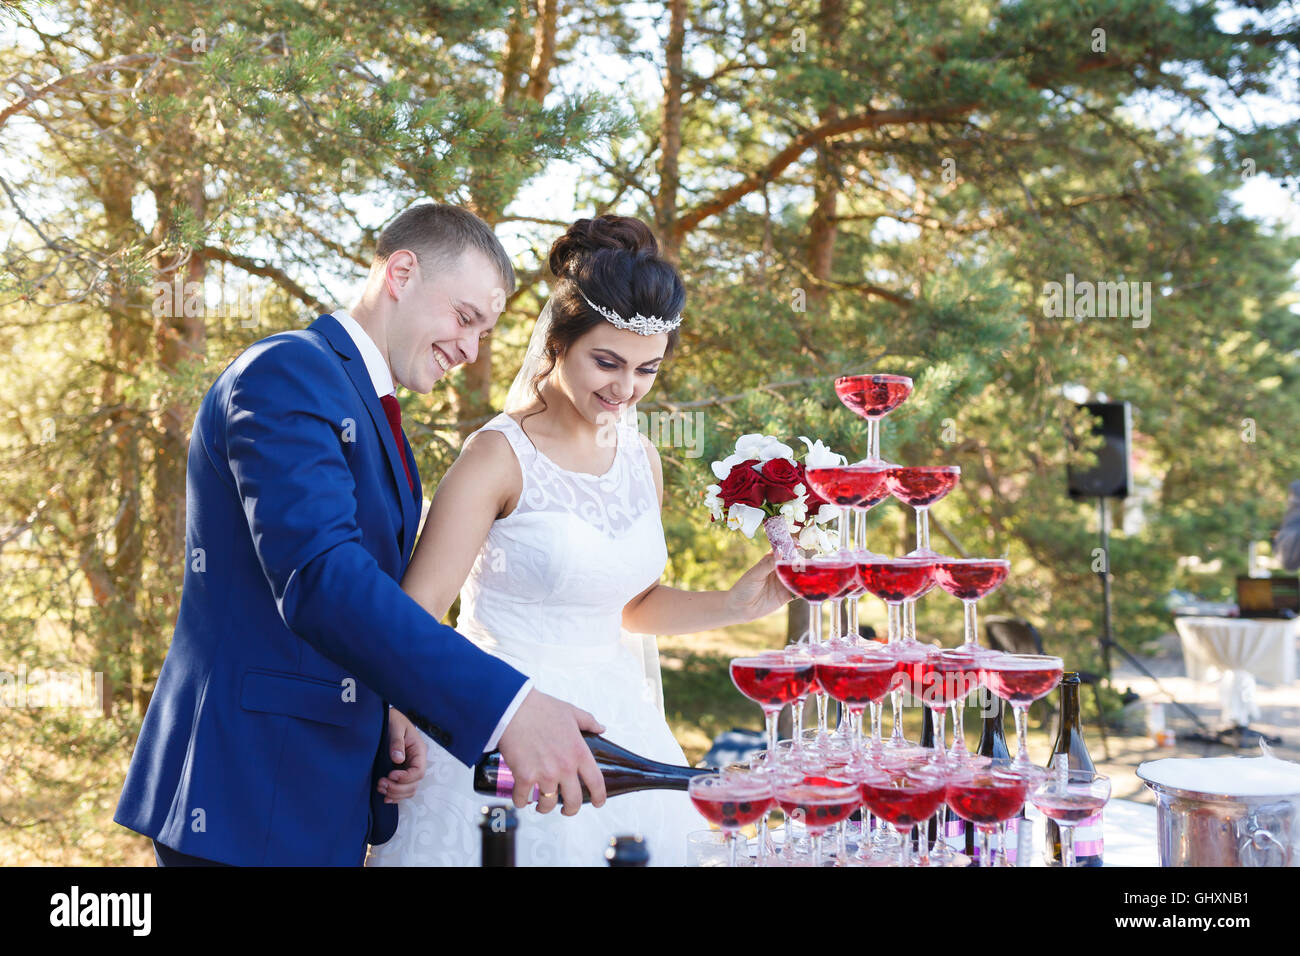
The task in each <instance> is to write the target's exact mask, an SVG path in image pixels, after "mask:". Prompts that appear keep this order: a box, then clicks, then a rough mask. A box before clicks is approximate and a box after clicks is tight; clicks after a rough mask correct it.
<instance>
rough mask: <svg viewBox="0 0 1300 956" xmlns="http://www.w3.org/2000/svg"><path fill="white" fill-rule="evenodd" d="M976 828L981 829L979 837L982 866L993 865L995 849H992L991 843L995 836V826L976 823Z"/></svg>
mask: <svg viewBox="0 0 1300 956" xmlns="http://www.w3.org/2000/svg"><path fill="white" fill-rule="evenodd" d="M976 829H978V830H979V837H980V839H979V852H980V866H992V865H993V851H992V849H991V844H992V838H993V827H992V826H991V825H990V824H987V823H978V824H976Z"/></svg>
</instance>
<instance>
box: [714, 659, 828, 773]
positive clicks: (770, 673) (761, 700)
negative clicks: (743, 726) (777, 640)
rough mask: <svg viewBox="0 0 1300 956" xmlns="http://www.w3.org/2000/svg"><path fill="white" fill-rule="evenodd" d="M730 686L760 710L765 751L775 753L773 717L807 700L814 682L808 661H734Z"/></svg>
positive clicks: (811, 666)
mask: <svg viewBox="0 0 1300 956" xmlns="http://www.w3.org/2000/svg"><path fill="white" fill-rule="evenodd" d="M731 682H732V683H733V684H735V685H736V689H737V690H738V691H740V692H741V693H742V694H744V695H745V696H746V697H748V698H749V699H750V700H752V701H753V702H754V703H756V704H758V706H759V707H761V708H763V718H764V720H765V721H766V723H767V750H768V753H772V754H775V753H776V717H777V714H779V713H780V712H781V708H782V707H784V706H785V705H786V704H788V703H791V702H792V701H794V700H795V699H796V698H798V697H800V696H806V695H807V694H808V689H809V688H810V687H811V686H812V682H813V662H812V660H811V659H806V660H798V659H794V660H792V659H789V658H788V657H786V656H785V655H782V656H781V657H776V656H775V655H766V656H760V657H737V658H734V659H733V660H732V661H731Z"/></svg>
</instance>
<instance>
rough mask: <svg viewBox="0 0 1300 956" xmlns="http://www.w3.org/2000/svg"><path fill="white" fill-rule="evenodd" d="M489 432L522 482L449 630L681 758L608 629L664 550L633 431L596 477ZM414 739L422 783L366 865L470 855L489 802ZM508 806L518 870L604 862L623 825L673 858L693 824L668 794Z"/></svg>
mask: <svg viewBox="0 0 1300 956" xmlns="http://www.w3.org/2000/svg"><path fill="white" fill-rule="evenodd" d="M489 430H491V431H499V432H501V433H502V434H503V435H505V437H506V439H507V440H508V441H509V442H510V446H511V448H513V449H514V452H515V455H516V456H517V457H518V459H519V466H520V470H521V471H522V473H523V490H522V492H521V494H520V496H519V503H518V504H517V505H516V507H515V510H514V511H513V512H511V513H510V514H509V515H507V516H506V517H504V518H501V519H498V520H497V521H495V522H494V523H493V524H492V527H491V529H490V530H489V532H488V536H487V539H486V541H485V542H484V544H483V548H482V550H481V551H480V552H479V554H478V557H477V559H476V560H475V562H474V567H473V568H472V569H471V571H470V573H469V577H468V579H467V580H466V581H465V586H464V588H462V590H461V592H460V619H459V621H458V622H457V625H456V628H457V630H458V631H460V633H461V634H463V635H464V636H465V637H467V638H468V639H469V640H471V641H473V642H474V643H475V644H477V645H478V646H479V647H481V648H483V649H484V650H485V651H487V652H488V653H490V654H494V655H496V656H497V657H500V658H502V659H503V660H505V661H507V662H508V663H510V664H511V665H512V666H514V667H515V668H517V669H518V670H520V671H522V672H523V673H525V674H527V675H528V676H529V677H531V678H532V679H533V682H534V686H535V687H536V688H537V689H538V690H540V691H542V692H544V693H547V694H550V695H552V696H554V697H558V698H560V699H561V700H566V701H568V702H569V703H572V704H574V705H575V706H578V707H581V708H583V709H584V710H587V711H589V712H590V713H592V714H593V715H595V717H596V719H597V720H599V721H600V722H601V723H602V724H604V726H605V734H604V736H605V737H606V738H607V739H609V740H611V741H613V742H614V743H616V744H619V745H620V746H623V747H626V748H627V749H629V750H631V751H633V752H634V753H638V754H641V755H642V756H644V757H647V758H649V759H651V760H657V761H662V762H665V763H673V764H684V763H685V762H686V760H685V757H684V755H683V754H682V749H681V747H680V746H678V744H677V741H676V740H675V739H674V738H673V735H672V731H671V730H670V729H669V727H668V724H667V722H666V721H665V719H664V715H663V710H662V708H663V704H662V700H661V696H660V694H661V692H660V690H659V685H658V675H657V673H655V674H647V655H645V654H643V651H642V644H641V641H642V638H641V637H640V636H639V635H631V634H627V633H626V632H625V631H623V629H622V620H621V619H622V612H623V608H624V607H625V606H626V605H627V603H628V601H630V600H631V599H632V598H633V597H635V596H636V595H637V594H639V593H641V592H642V591H644V590H645V589H646V588H647V587H649V586H650V585H651V584H653V583H654V582H655V581H657V580H658V579H659V577H660V575H661V574H662V572H663V569H664V566H665V565H666V564H667V560H668V552H667V549H666V547H665V545H664V534H663V526H662V524H661V523H660V516H659V501H658V495H657V493H656V491H655V485H654V478H653V476H652V474H651V471H650V465H649V461H648V460H647V457H646V451H645V448H644V446H643V445H642V443H641V441H640V438H639V436H638V434H637V431H636V429H635V428H634V427H631V426H629V425H626V424H621V425H619V426H618V448H617V451H616V453H615V456H614V463H613V465H611V466H610V469H609V470H608V471H607V472H606V473H605V474H603V475H589V474H584V473H580V472H572V471H566V470H565V469H563V468H560V467H559V466H557V465H556V464H555V463H554V462H552V461H551V460H550V459H548V458H547V457H546V456H545V455H543V454H542V453H541V452H540V451H538V449H537V448H536V447H535V446H534V445H533V443H532V441H531V440H530V439H529V438H528V436H527V435H526V434H525V433H524V431H523V429H522V428H521V427H520V426H519V424H518V423H517V422H516V421H515V420H514V419H513V418H511V417H510V416H509V415H507V414H505V413H502V414H500V415H498V416H496V418H494V419H492V421H490V422H488V423H487V424H486V425H484V426H483V428H481V429H480V430H479V431H489ZM477 434H478V432H475V433H474V435H477ZM473 438H474V436H470V439H469V440H472V439H473ZM651 666H654V665H651ZM424 742H425V745H426V746H427V747H428V751H429V766H428V770H427V771H426V773H425V776H424V779H423V780H422V781H421V782H420V784H419V789H418V791H417V792H416V794H415V795H414V796H413V797H410V798H409V799H406V800H402V801H401V802H400V803H399V804H398V812H399V822H398V826H397V833H396V834H395V835H394V836H393V838H392V839H391V840H389V841H388V842H387V843H384V844H382V845H380V846H375V847H372V848H371V850H370V855H369V857H368V859H367V860H366V865H367V866H477V865H478V864H479V857H480V839H481V837H480V832H479V829H478V822H479V819H480V813H479V810H480V808H481V807H482V806H483V805H484V804H486V803H489V802H494V798H492V797H487V796H484V795H482V794H477V793H475V792H474V791H473V789H472V787H471V777H472V774H471V770H470V769H469V768H467V767H465V766H463V765H462V764H460V763H459V762H457V761H456V760H455V759H454V758H453V757H451V756H450V755H449V754H448V753H447V752H446V751H445V750H443V749H442V748H441V747H439V746H438V745H437V744H436V743H434V742H433V741H432V740H431V739H429V738H428V737H425V738H424ZM497 802H500V801H497ZM518 813H519V829H518V830H517V831H516V837H515V859H516V863H517V865H519V866H587V865H590V866H596V865H604V850H605V847H606V846H608V845H609V839H610V837H612V836H617V835H621V834H630V833H640V834H641V835H643V836H644V837H645V840H646V844H647V847H648V849H649V851H650V861H651V865H652V866H655V865H659V866H680V865H683V864H684V862H685V858H686V835H687V833H689V832H690V831H692V830H699V829H704V828H705V827H707V824H706V823H705V822H704V820H703V819H702V818H701V817H700V816H699V815H698V814H697V813H696V811H695V809H694V808H693V806H692V805H691V802H690V799H689V797H688V796H687V795H686V794H685V793H683V792H679V791H653V790H652V791H642V792H638V793H630V794H624V795H621V796H616V797H610V798H608V800H607V801H606V803H605V806H604V807H602V808H600V809H597V808H595V807H592V806H591V805H590V804H586V805H584V806H583V807H582V809H581V810H580V811H579V812H578V814H577V815H576V816H572V817H566V816H563V815H561V814H560V812H559V809H558V808H557V809H555V810H553V811H551V812H550V813H547V814H539V813H538V812H537V811H536V810H535V809H533V807H532V806H529V807H526V808H524V809H523V810H520V811H518Z"/></svg>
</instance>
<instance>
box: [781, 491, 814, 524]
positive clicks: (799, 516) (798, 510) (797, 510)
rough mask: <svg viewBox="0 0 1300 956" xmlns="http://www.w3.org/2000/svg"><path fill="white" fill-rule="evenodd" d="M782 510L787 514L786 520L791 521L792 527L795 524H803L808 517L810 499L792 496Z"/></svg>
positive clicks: (783, 513)
mask: <svg viewBox="0 0 1300 956" xmlns="http://www.w3.org/2000/svg"><path fill="white" fill-rule="evenodd" d="M780 512H781V514H782V515H784V516H785V519H786V521H789V522H791V523H792V524H791V528H792V529H793V525H794V524H803V522H804V519H805V518H807V517H808V500H807V499H806V498H791V499H790V500H789V501H787V502H785V503H784V504H782V505H781V507H780Z"/></svg>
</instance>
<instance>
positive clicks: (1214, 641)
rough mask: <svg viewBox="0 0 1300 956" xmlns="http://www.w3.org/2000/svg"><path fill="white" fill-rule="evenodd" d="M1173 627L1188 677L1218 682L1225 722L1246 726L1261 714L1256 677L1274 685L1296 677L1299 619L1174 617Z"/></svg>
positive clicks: (1299, 630) (1287, 682)
mask: <svg viewBox="0 0 1300 956" xmlns="http://www.w3.org/2000/svg"><path fill="white" fill-rule="evenodd" d="M1174 626H1175V627H1177V628H1178V636H1179V638H1181V639H1182V644H1183V660H1184V662H1185V663H1186V665H1187V676H1188V677H1190V678H1192V679H1193V680H1204V681H1212V680H1218V681H1219V695H1220V699H1221V701H1222V703H1223V718H1224V723H1225V724H1228V725H1233V724H1235V725H1237V726H1244V725H1246V724H1249V723H1250V722H1251V721H1252V720H1255V719H1256V718H1258V717H1259V715H1260V714H1259V704H1257V703H1256V702H1255V679H1256V678H1258V679H1260V680H1262V681H1265V682H1266V683H1277V684H1289V683H1291V682H1293V681H1294V680H1295V677H1296V651H1295V646H1296V638H1297V636H1300V618H1296V619H1294V620H1290V621H1278V620H1253V619H1250V618H1231V617H1178V618H1174Z"/></svg>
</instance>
